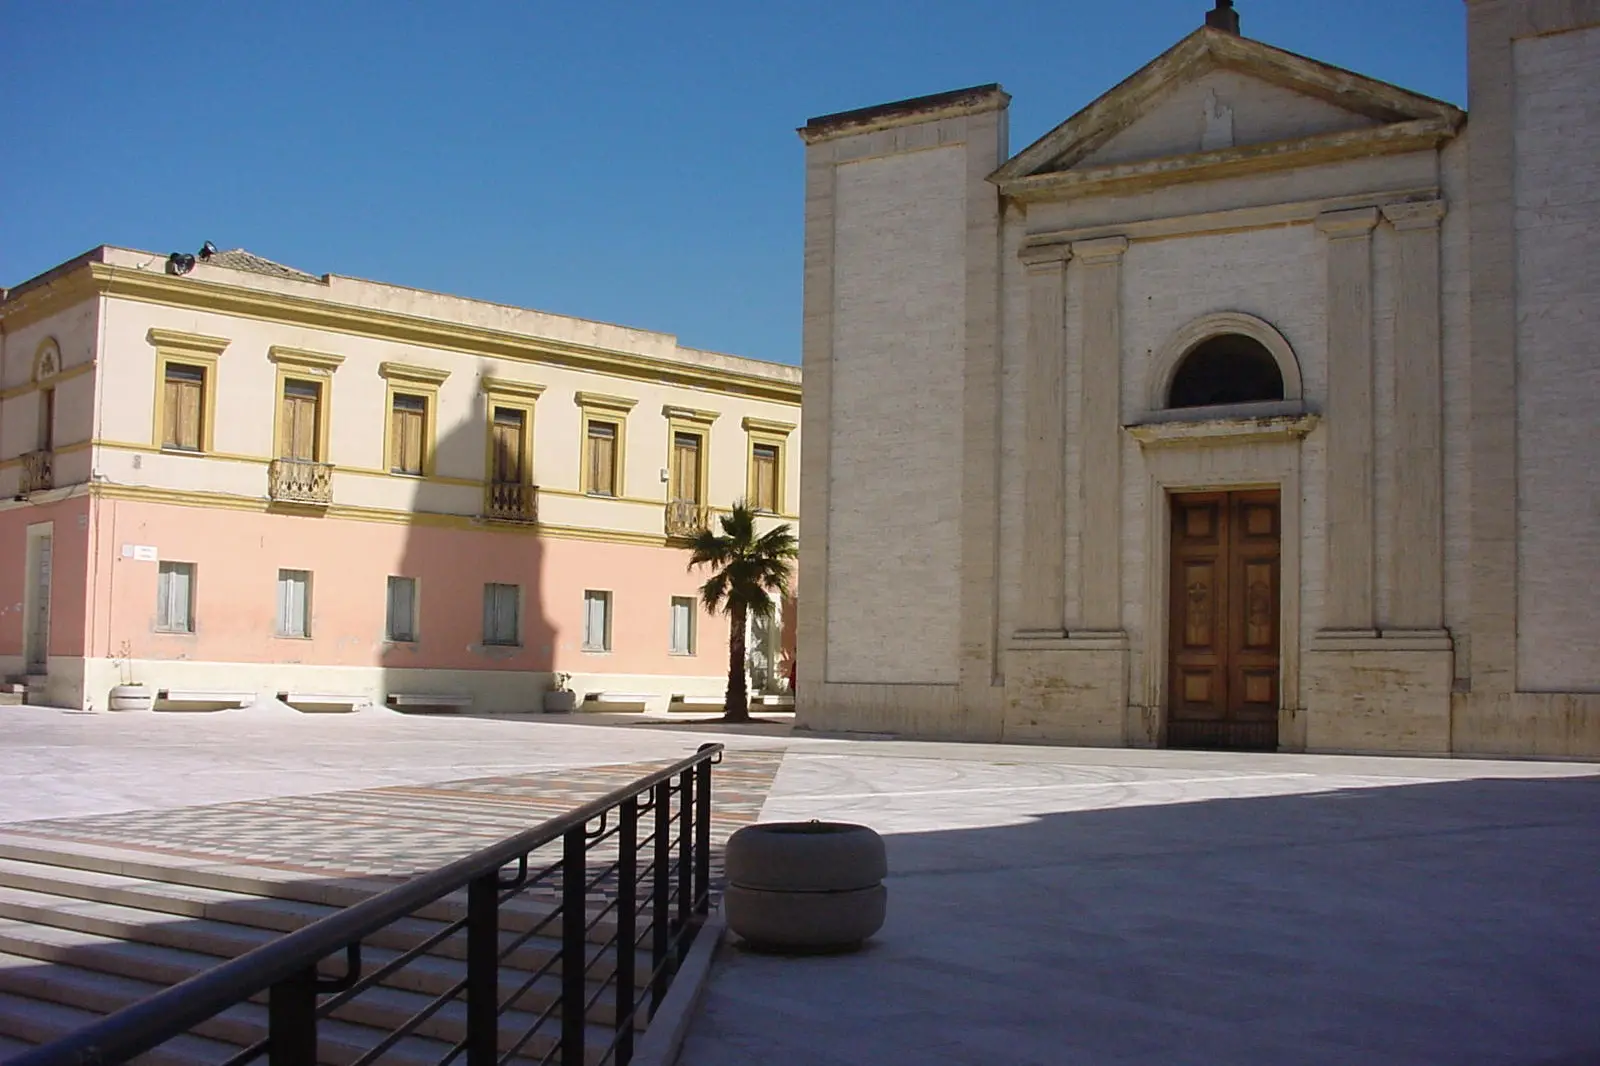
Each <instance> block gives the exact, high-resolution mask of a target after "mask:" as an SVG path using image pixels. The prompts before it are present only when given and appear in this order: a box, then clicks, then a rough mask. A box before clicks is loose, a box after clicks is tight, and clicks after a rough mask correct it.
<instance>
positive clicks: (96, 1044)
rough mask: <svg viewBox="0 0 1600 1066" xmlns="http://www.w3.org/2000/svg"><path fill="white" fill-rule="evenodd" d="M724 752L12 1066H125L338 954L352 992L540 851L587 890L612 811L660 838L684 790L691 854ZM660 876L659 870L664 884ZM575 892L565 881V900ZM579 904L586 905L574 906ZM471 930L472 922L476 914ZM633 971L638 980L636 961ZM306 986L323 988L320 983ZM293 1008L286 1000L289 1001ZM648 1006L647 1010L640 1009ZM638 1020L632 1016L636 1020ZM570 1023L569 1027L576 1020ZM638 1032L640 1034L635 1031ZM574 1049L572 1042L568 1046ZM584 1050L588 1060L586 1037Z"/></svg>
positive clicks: (701, 757)
mask: <svg viewBox="0 0 1600 1066" xmlns="http://www.w3.org/2000/svg"><path fill="white" fill-rule="evenodd" d="M722 751H723V745H721V744H704V745H701V746H700V748H699V750H698V751H696V752H695V754H693V755H691V756H688V757H687V758H684V759H680V760H679V761H677V762H675V763H673V764H672V765H670V766H666V767H663V768H662V769H660V770H657V771H655V772H654V773H651V774H647V775H645V776H643V777H640V778H637V779H636V780H634V781H632V782H629V783H628V784H627V785H624V786H622V787H621V788H618V789H614V790H613V791H611V792H609V793H607V794H606V795H604V796H602V797H600V798H599V799H596V800H592V801H590V802H589V803H586V804H584V805H583V806H581V807H578V808H576V809H574V810H571V811H568V812H567V813H565V814H561V815H557V816H556V817H554V818H549V819H546V820H545V821H544V822H541V823H540V824H539V825H536V826H534V827H533V828H531V829H527V830H524V831H523V832H521V833H517V834H515V835H514V836H510V837H507V838H505V839H504V840H501V841H499V842H498V843H495V844H491V845H489V846H488V847H486V848H483V849H481V850H479V851H477V852H474V853H473V854H471V855H468V856H465V857H464V858H460V859H457V860H455V861H454V862H451V863H449V864H447V865H445V866H441V867H439V868H438V869H437V870H433V871H432V872H430V873H425V874H421V875H419V876H417V877H415V878H413V879H411V880H410V881H407V882H406V883H405V884H402V885H398V886H396V887H394V888H392V889H389V890H388V891H386V892H382V893H380V894H378V895H376V896H373V897H371V898H370V899H366V900H363V901H362V902H360V903H357V904H354V905H353V906H350V907H348V908H346V909H344V910H342V911H339V912H338V913H336V914H330V915H328V916H327V917H325V918H321V919H319V920H317V921H315V922H313V923H311V924H310V925H308V926H305V927H303V928H301V929H298V930H296V931H294V932H292V933H288V934H286V935H285V936H282V937H280V938H278V939H277V940H274V941H272V942H271V943H268V944H263V945H262V946H261V947H258V948H255V949H253V950H251V951H248V952H246V953H245V954H243V955H241V956H239V957H238V958H236V959H233V960H231V961H229V962H225V963H223V964H221V965H220V966H216V967H214V968H212V969H210V970H207V971H205V972H204V973H199V974H196V975H195V976H193V977H190V978H188V979H187V980H184V981H181V982H179V983H178V984H176V985H173V986H172V987H171V988H168V989H166V990H164V991H162V992H158V993H156V994H155V995H153V996H151V997H149V998H148V999H144V1000H141V1001H140V1002H138V1003H134V1004H131V1005H129V1006H127V1007H124V1008H123V1009H121V1010H119V1011H116V1012H114V1013H112V1014H110V1015H107V1016H106V1017H104V1018H102V1019H100V1020H99V1021H98V1022H95V1023H93V1024H91V1025H88V1026H86V1027H84V1028H83V1029H80V1030H78V1031H77V1032H74V1033H70V1034H68V1035H67V1036H64V1037H62V1038H60V1039H58V1040H56V1041H53V1042H52V1043H49V1044H46V1045H44V1046H42V1047H38V1048H34V1049H33V1050H31V1051H28V1052H25V1053H23V1054H22V1055H21V1056H19V1057H16V1058H13V1059H10V1060H8V1063H7V1066H102V1064H104V1066H110V1064H113V1063H121V1062H124V1061H126V1060H127V1059H130V1058H132V1057H134V1056H136V1055H141V1054H143V1053H145V1052H147V1051H150V1050H152V1049H153V1048H156V1047H158V1046H160V1045H161V1044H163V1043H165V1042H166V1041H168V1040H171V1039H172V1038H173V1037H176V1036H180V1035H182V1034H184V1033H186V1032H188V1031H189V1030H190V1029H191V1028H193V1027H194V1026H196V1025H199V1024H200V1023H202V1022H205V1021H206V1020H207V1019H209V1018H212V1017H214V1016H215V1015H217V1014H219V1013H221V1012H222V1011H224V1010H226V1009H228V1008H229V1007H232V1006H234V1005H236V1004H239V1003H243V1002H245V1001H246V1000H248V999H250V998H252V997H254V996H257V995H259V994H260V993H262V992H266V991H268V990H269V989H273V999H274V1001H276V998H277V989H275V988H274V986H280V985H283V984H285V983H293V982H295V981H296V980H297V979H304V978H306V977H307V975H314V974H315V967H316V966H317V964H318V963H320V962H321V961H323V960H324V959H327V958H329V957H331V956H333V955H335V954H339V953H346V952H348V953H349V955H350V971H351V972H350V973H349V975H348V983H354V982H355V981H356V980H357V979H358V978H360V977H361V974H360V963H359V948H360V944H361V942H362V940H364V939H365V938H366V937H368V936H370V935H372V934H373V933H375V932H377V931H378V930H380V929H382V928H384V927H385V926H387V925H390V924H391V923H393V922H396V921H398V920H400V919H402V918H405V917H408V916H410V915H412V914H413V913H415V912H416V911H417V910H419V909H420V908H422V907H426V906H427V905H429V904H431V903H434V902H436V901H438V900H440V899H442V898H444V897H445V896H448V895H450V894H451V893H453V892H458V891H460V890H462V889H472V890H473V891H474V892H477V891H478V889H477V887H475V886H483V885H487V886H488V887H489V889H490V890H491V892H490V894H489V898H490V899H491V900H492V901H493V902H494V903H495V904H496V905H498V889H497V888H496V887H495V886H496V883H497V878H498V874H499V871H500V870H501V869H502V868H503V867H505V866H506V865H508V864H510V863H512V862H518V861H519V860H520V861H521V862H522V863H523V870H524V874H525V871H526V857H527V856H528V855H529V853H531V852H533V851H535V850H537V849H539V848H541V847H545V846H546V845H549V844H553V843H556V842H557V841H564V842H565V843H566V844H567V845H568V849H567V854H566V858H565V859H564V860H563V865H564V866H565V867H566V869H565V870H564V874H567V875H570V874H571V873H573V872H580V877H579V878H578V879H577V881H576V882H573V883H583V884H585V885H586V884H587V881H588V878H587V876H584V875H581V871H582V869H583V862H584V857H585V856H586V855H587V847H579V848H578V849H577V850H576V852H574V849H573V848H572V847H571V845H573V844H574V842H575V839H576V842H577V843H578V844H582V843H583V837H584V827H585V826H586V825H587V824H588V823H589V822H590V821H592V820H594V819H596V818H600V817H603V816H605V815H606V814H607V813H608V812H610V811H612V810H615V809H618V808H623V819H624V821H625V822H627V824H628V825H629V830H630V834H629V835H631V831H632V829H633V826H634V824H635V823H636V821H637V816H638V813H639V812H641V811H643V810H649V809H654V810H655V813H656V830H657V832H660V831H662V830H663V829H664V828H665V825H666V822H667V816H668V814H669V812H668V810H667V809H666V807H665V806H664V804H665V803H666V802H667V795H665V794H664V793H673V792H680V790H681V796H682V807H683V809H682V811H681V813H680V814H679V815H677V817H680V818H681V819H682V827H683V833H682V835H681V836H680V837H679V842H680V845H686V844H687V842H688V841H689V840H690V839H691V835H690V833H689V832H688V830H689V828H690V824H689V820H690V815H691V806H693V805H694V799H695V793H696V791H697V789H696V783H697V782H696V778H698V779H699V782H698V783H699V784H700V785H701V787H704V788H706V789H707V792H709V784H710V767H711V765H712V764H713V763H716V762H719V761H720V760H721V754H722ZM674 778H677V779H678V781H677V783H676V784H674V783H673V779H674ZM644 792H651V793H652V796H651V805H650V807H643V806H641V805H640V804H639V801H638V797H639V796H640V794H641V793H644ZM700 798H701V800H702V802H701V803H700V804H699V805H698V808H697V809H695V810H694V811H693V815H694V821H695V825H694V830H696V831H697V832H695V833H694V834H693V835H695V836H698V837H699V842H700V846H699V847H697V848H695V849H694V851H695V855H694V866H695V869H694V874H695V877H696V879H697V880H698V886H697V888H695V889H691V890H690V893H689V894H686V895H682V896H679V898H678V900H677V903H678V907H677V908H676V909H677V910H678V915H677V917H678V923H676V924H678V926H679V928H680V930H681V929H682V928H684V927H686V926H688V925H689V924H690V905H691V902H692V903H695V904H697V910H700V911H701V912H702V913H703V910H704V906H705V901H706V899H707V898H708V895H709V861H710V851H709V843H710V832H709V831H710V814H711V811H710V803H709V798H710V797H709V794H706V795H703V796H702V797H700ZM669 846H670V842H669V841H667V840H666V839H665V838H661V839H658V840H657V841H656V842H655V847H656V852H657V860H658V861H660V860H663V859H666V858H667V848H668V847H669ZM688 850H689V849H688V848H687V847H686V846H685V847H681V848H680V855H679V857H678V859H677V860H676V861H677V863H678V865H679V872H680V873H683V872H686V871H687V865H686V864H687V863H688V861H689V855H688ZM574 861H576V862H577V863H578V866H577V868H576V871H575V869H574V867H573V866H572V864H573V862H574ZM660 873H661V871H660V870H659V869H658V871H657V874H658V875H659V874H660ZM654 883H655V885H656V889H655V891H656V893H658V894H660V893H663V892H665V891H666V879H665V878H663V877H660V876H656V877H655V878H654ZM568 884H569V882H568V880H567V879H566V877H565V876H564V878H563V888H564V890H565V889H566V888H567V886H568ZM628 884H629V888H628V889H627V893H628V897H629V898H630V900H631V897H632V892H633V889H632V882H631V881H629V882H628ZM674 895H677V893H674ZM691 895H692V896H693V897H695V898H694V899H693V900H691V898H690V896H691ZM574 902H577V903H578V904H580V905H579V906H573V905H572V904H573V903H574ZM472 906H474V905H473V904H472V900H471V897H469V908H470V907H472ZM562 911H563V912H564V913H563V915H562V918H563V922H564V924H565V925H566V927H567V928H566V930H565V932H566V935H567V936H568V937H570V936H571V935H572V934H573V933H574V932H577V933H578V934H579V939H580V942H585V938H584V934H586V933H587V931H588V929H587V922H586V916H585V914H584V913H583V908H582V906H581V897H580V898H579V899H577V900H574V898H573V896H572V895H571V894H570V893H568V894H567V898H566V900H565V901H564V902H563V904H562ZM468 920H471V917H470V911H469V919H468ZM490 928H491V929H492V928H493V926H491V927H490ZM653 932H654V940H655V945H656V949H657V953H656V955H655V957H654V958H653V960H652V961H653V962H654V964H655V965H656V967H657V968H658V969H659V968H660V967H661V966H662V963H663V960H664V958H665V956H666V953H665V952H664V951H662V950H661V949H664V948H667V947H668V946H669V945H668V942H667V939H666V938H667V930H666V929H664V928H657V929H655V930H654V931H653ZM469 933H470V931H469ZM691 935H692V934H691ZM496 939H497V938H493V936H492V934H491V939H490V941H489V945H488V946H489V947H490V948H492V949H496V950H495V951H494V954H495V955H496V956H498V950H497V949H498V943H497V942H496ZM677 946H678V950H679V951H680V952H682V951H684V950H686V949H687V948H686V944H685V943H684V942H683V941H682V940H680V941H679V943H678V945H677ZM564 961H565V960H564ZM581 961H582V960H581V958H580V962H581ZM470 965H471V964H470V961H469V966H470ZM627 968H628V969H629V970H630V971H631V970H632V963H631V952H630V962H629V964H628V967H627ZM626 976H628V977H629V980H630V984H631V978H632V975H631V973H630V974H628V975H626ZM563 980H564V981H565V982H566V983H567V985H568V988H569V991H570V989H571V987H572V982H573V981H577V982H579V985H580V987H581V982H582V980H583V974H582V967H581V966H580V967H576V968H568V967H566V966H565V965H564V966H563ZM306 983H307V984H308V985H309V984H314V983H315V979H314V978H313V980H311V981H307V982H306ZM345 987H347V982H340V983H338V984H337V986H329V985H327V984H324V985H323V987H321V988H319V989H317V990H318V991H337V990H341V989H343V988H345ZM663 991H664V986H660V985H658V986H657V988H656V989H655V990H654V996H653V998H654V999H655V1000H656V1001H657V1002H659V999H660V995H661V993H662V992H663ZM287 998H288V997H287V996H286V997H285V999H287ZM496 998H498V997H496ZM563 998H565V996H564V997H563ZM313 1002H314V1000H313ZM643 1002H644V1001H643V1000H641V1001H640V1005H642V1004H643ZM275 1007H276V1002H274V1003H273V1005H272V1008H269V1010H270V1013H272V1014H276V1010H275V1009H273V1008H275ZM635 1009H637V1008H635ZM316 1013H318V1014H321V1013H322V1011H321V1010H317V1011H316ZM629 1013H630V1015H631V1014H632V1011H630V1012H629ZM568 1014H569V1018H570V1012H568ZM581 1017H582V1016H581V1015H580V1016H579V1020H578V1022H577V1024H578V1025H579V1026H580V1027H581V1025H582V1021H581ZM571 1024H572V1023H571V1021H570V1020H569V1021H567V1022H565V1023H564V1027H565V1026H570V1025H571ZM629 1024H630V1025H631V1021H630V1023H629ZM272 1040H273V1034H271V1033H269V1038H268V1041H269V1043H270V1042H271V1041H272ZM565 1042H566V1041H565V1037H564V1040H563V1043H564V1044H565ZM578 1047H579V1051H580V1053H581V1048H582V1040H581V1036H580V1037H579V1040H578ZM273 1050H274V1051H275V1050H276V1048H274V1049H273ZM273 1060H274V1061H276V1060H277V1055H276V1054H274V1055H273Z"/></svg>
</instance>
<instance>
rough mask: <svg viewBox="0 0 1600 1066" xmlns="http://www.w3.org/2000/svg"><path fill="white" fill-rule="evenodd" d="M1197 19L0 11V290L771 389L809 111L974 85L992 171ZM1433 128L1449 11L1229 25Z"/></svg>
mask: <svg viewBox="0 0 1600 1066" xmlns="http://www.w3.org/2000/svg"><path fill="white" fill-rule="evenodd" d="M1210 6H1211V3H1210V0H1120V2H1119V0H1054V2H1051V3H1033V2H1028V3H1024V2H1006V0H991V2H989V3H979V2H974V0H965V2H954V0H921V2H917V3H910V2H905V3H898V4H895V3H887V2H883V0H851V2H849V3H843V2H835V3H826V2H817V0H813V2H809V3H797V2H790V0H756V2H751V0H738V2H734V0H683V2H680V3H676V4H649V5H646V4H621V3H614V2H604V0H601V2H595V3H587V4H582V3H578V4H572V3H568V4H556V3H537V2H531V0H530V2H525V3H510V2H506V3H488V2H461V3H450V4H445V3H432V4H423V3H377V2H354V0H351V2H343V0H341V2H338V3H309V2H304V3H301V2H289V0H275V2H273V3H269V4H242V3H226V4H224V3H217V4H197V3H178V2H151V3H138V4H134V3H112V2H96V3H90V2H85V3H52V2H45V3H39V2H35V0H0V28H3V29H4V31H5V37H6V38H7V48H6V52H7V58H6V61H5V62H4V64H0V100H4V102H5V104H6V114H7V118H6V126H7V136H6V138H5V146H6V147H5V156H6V158H5V160H4V163H3V166H0V285H15V284H17V283H18V282H20V281H23V280H24V279H26V278H29V277H31V276H33V275H35V274H37V273H40V272H41V271H44V270H46V269H48V268H50V267H51V266H54V265H55V264H57V263H59V262H61V261H63V260H65V259H68V258H70V257H72V256H74V255H77V254H78V253H80V252H83V251H85V250H87V249H88V248H91V247H93V246H95V245H98V244H120V245H126V246H131V247H135V248H145V249H149V250H152V251H156V252H169V251H194V250H195V249H197V248H199V246H200V244H201V242H202V241H206V240H211V241H214V242H215V243H216V244H217V245H218V246H219V247H222V248H232V247H237V246H243V247H246V248H249V249H250V250H251V251H254V252H257V253H258V254H261V255H265V256H267V257H269V258H272V259H277V260H280V261H282V262H285V263H288V264H290V265H292V266H296V267H299V268H301V269H303V270H308V271H310V272H312V273H315V274H321V273H324V272H332V273H336V274H347V275H354V276H358V277H367V278H373V279H376V280H380V281H387V282H393V283H396V284H402V285H411V286H416V287H419V288H424V289H434V290H440V291H444V292H450V293H457V294H460V295H464V296H472V297H477V298H480V299H486V300H494V301H499V302H503V303H510V304H518V305H521V306H527V307H536V308H539V309H541V310H548V311H555V312H559V313H562V314H570V315H579V316H583V317H587V318H597V319H603V320H606V321H612V322H621V323H624V324H627V325H635V326H644V327H647V328H651V329H659V330H664V331H667V332H671V333H676V334H677V335H678V336H679V338H680V340H682V342H683V343H685V344H689V345H693V346H697V347H703V348H712V349H716V350H720V351H727V352H733V353H736V354H740V355H749V356H754V357H757V358H764V359H775V360H784V361H790V362H795V361H798V359H799V351H800V268H801V258H800V247H801V224H802V217H801V207H802V205H801V197H800V191H801V144H800V141H799V139H798V138H797V137H796V136H795V133H794V128H795V127H796V126H799V125H801V124H803V123H804V122H805V120H806V119H807V118H808V117H810V116H813V115H821V114H827V113H829V112H833V111H840V110H846V109H849V108H855V107H863V106H867V105H870V104H876V103H883V102H886V101H889V100H897V99H901V98H904V97H908V96H918V95H921V94H924V93H930V92H939V91H941V90H945V89H952V88H959V87H962V86H966V85H974V84H981V83H985V82H991V81H998V82H1000V83H1001V84H1002V85H1003V86H1005V88H1006V89H1007V90H1008V91H1009V92H1010V93H1011V94H1012V97H1013V101H1012V111H1011V144H1012V149H1013V151H1017V150H1020V149H1021V148H1023V147H1025V146H1026V145H1027V144H1028V143H1029V142H1031V141H1032V140H1034V139H1035V138H1036V137H1038V136H1039V135H1041V134H1042V133H1044V132H1045V131H1046V130H1048V129H1049V128H1051V127H1052V126H1054V125H1055V124H1056V123H1058V122H1060V121H1062V120H1063V119H1065V118H1067V117H1068V116H1070V115H1071V114H1072V112H1074V111H1075V110H1077V109H1078V108H1080V107H1082V106H1083V105H1084V104H1087V103H1088V102H1089V101H1090V100H1092V99H1094V98H1095V97H1096V96H1098V95H1099V94H1100V93H1102V92H1104V91H1105V90H1106V89H1108V88H1110V87H1111V86H1112V85H1115V84H1116V83H1117V82H1118V81H1120V80H1121V79H1122V78H1124V77H1126V76H1127V75H1128V74H1130V73H1132V72H1133V71H1134V70H1136V69H1138V68H1139V67H1140V66H1142V65H1143V64H1144V63H1146V62H1147V61H1149V60H1150V59H1152V58H1154V57H1155V56H1156V55H1158V54H1160V53H1161V52H1162V51H1163V50H1165V49H1166V48H1168V47H1169V46H1171V45H1172V44H1173V43H1175V42H1176V41H1177V40H1178V39H1179V38H1181V37H1182V36H1183V35H1184V34H1186V33H1188V32H1189V31H1190V30H1191V29H1193V28H1194V27H1195V26H1197V25H1199V24H1200V22H1201V20H1202V18H1203V15H1204V12H1205V10H1206V9H1207V8H1209V7H1210ZM1237 6H1238V10H1239V12H1240V14H1241V16H1242V17H1243V20H1244V31H1245V33H1246V35H1247V36H1252V37H1256V38H1259V39H1261V40H1264V41H1267V42H1268V43H1271V44H1275V45H1278V46H1279V47H1282V48H1287V49H1289V50H1291V51H1296V52H1300V53H1303V54H1306V55H1310V56H1313V57H1315V58H1317V59H1321V60H1324V61H1326V62H1330V63H1335V64H1337V65H1340V66H1344V67H1349V68H1351V69H1353V70H1357V71H1360V72H1361V73H1364V74H1368V75H1371V76H1374V77H1377V78H1382V79H1385V80H1388V81H1392V82H1396V83H1398V84H1400V85H1403V86H1405V87H1407V88H1410V89H1414V90H1416V91H1419V92H1423V93H1427V94H1429V95H1432V96H1438V97H1442V98H1444V99H1446V100H1450V101H1452V102H1454V103H1458V104H1460V103H1464V99H1465V92H1466V89H1465V85H1466V73H1465V57H1464V47H1465V28H1464V19H1465V5H1464V4H1463V3H1462V2H1461V0H1239V2H1238V5H1237Z"/></svg>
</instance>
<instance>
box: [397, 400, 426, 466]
mask: <svg viewBox="0 0 1600 1066" xmlns="http://www.w3.org/2000/svg"><path fill="white" fill-rule="evenodd" d="M427 426H428V399H427V397H425V396H413V395H411V394H409V393H403V392H397V393H395V394H394V408H393V410H391V411H390V412H389V452H390V455H389V472H390V473H393V474H421V473H422V464H423V451H424V447H425V445H424V441H423V434H424V433H425V432H426V430H427Z"/></svg>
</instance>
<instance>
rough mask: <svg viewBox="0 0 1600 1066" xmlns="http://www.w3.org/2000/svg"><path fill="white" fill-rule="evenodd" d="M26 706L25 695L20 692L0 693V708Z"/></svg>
mask: <svg viewBox="0 0 1600 1066" xmlns="http://www.w3.org/2000/svg"><path fill="white" fill-rule="evenodd" d="M25 705H26V700H25V694H24V693H21V692H0V707H22V706H25Z"/></svg>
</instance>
